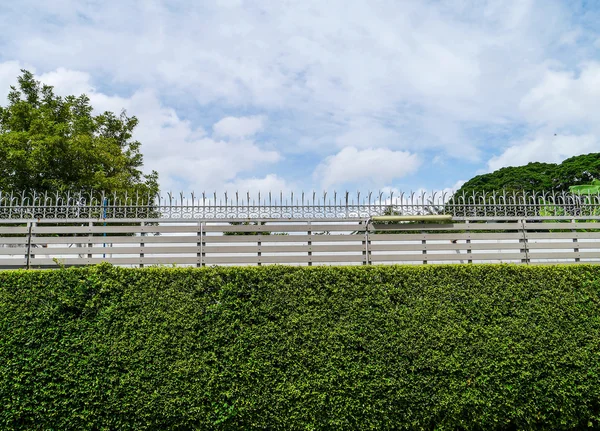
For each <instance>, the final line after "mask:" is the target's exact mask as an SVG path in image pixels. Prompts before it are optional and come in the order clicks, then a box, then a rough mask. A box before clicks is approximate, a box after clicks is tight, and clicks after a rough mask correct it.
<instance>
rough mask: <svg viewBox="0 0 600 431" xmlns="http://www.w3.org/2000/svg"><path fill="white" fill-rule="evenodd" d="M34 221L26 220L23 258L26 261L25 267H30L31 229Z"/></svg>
mask: <svg viewBox="0 0 600 431" xmlns="http://www.w3.org/2000/svg"><path fill="white" fill-rule="evenodd" d="M33 223H34V222H31V221H29V222H27V254H26V255H25V259H26V261H27V269H31V230H32V229H33Z"/></svg>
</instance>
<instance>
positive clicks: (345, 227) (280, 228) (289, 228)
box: [205, 223, 365, 232]
mask: <svg viewBox="0 0 600 431" xmlns="http://www.w3.org/2000/svg"><path fill="white" fill-rule="evenodd" d="M309 230H310V231H312V232H321V231H323V232H327V231H329V232H331V231H333V232H353V231H359V232H364V231H365V225H360V224H356V223H353V224H331V225H328V224H316V223H315V224H312V225H310V226H309V225H308V224H302V225H297V224H290V225H284V224H281V225H272V224H271V225H259V226H227V225H206V226H205V232H307V231H309Z"/></svg>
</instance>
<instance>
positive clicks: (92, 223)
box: [88, 222, 94, 263]
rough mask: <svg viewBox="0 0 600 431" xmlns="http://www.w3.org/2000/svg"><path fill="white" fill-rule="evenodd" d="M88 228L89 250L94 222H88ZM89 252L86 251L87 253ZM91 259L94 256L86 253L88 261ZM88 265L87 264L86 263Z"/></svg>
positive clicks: (91, 245)
mask: <svg viewBox="0 0 600 431" xmlns="http://www.w3.org/2000/svg"><path fill="white" fill-rule="evenodd" d="M88 226H89V227H90V233H89V234H88V241H90V242H88V249H91V248H92V247H93V244H92V242H91V240H90V239H91V238H92V227H93V226H94V222H89V223H88ZM89 251H91V250H88V252H89ZM92 257H94V255H93V254H92V253H88V259H91V258H92ZM88 263H89V262H88Z"/></svg>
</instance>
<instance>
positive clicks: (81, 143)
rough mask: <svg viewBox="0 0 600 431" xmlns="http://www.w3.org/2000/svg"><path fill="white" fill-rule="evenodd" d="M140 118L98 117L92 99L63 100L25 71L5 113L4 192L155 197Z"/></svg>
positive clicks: (0, 132) (0, 162) (0, 158)
mask: <svg viewBox="0 0 600 431" xmlns="http://www.w3.org/2000/svg"><path fill="white" fill-rule="evenodd" d="M137 124H138V120H137V118H136V117H133V116H128V115H127V114H126V112H125V111H122V112H121V113H120V114H119V115H116V114H114V113H112V112H104V113H102V114H97V115H96V114H94V113H93V108H92V106H91V105H90V99H89V98H88V97H87V96H86V95H85V94H82V95H80V96H66V97H61V96H57V95H56V94H55V93H54V88H53V87H52V86H49V85H44V84H42V83H41V82H39V81H36V80H35V77H34V75H33V74H32V73H30V72H28V71H26V70H22V74H21V76H19V77H18V85H17V86H11V90H10V93H9V95H8V105H7V106H6V107H0V190H2V191H13V192H27V191H36V192H46V191H79V190H82V189H87V190H90V189H93V190H102V191H105V192H110V193H118V194H122V193H125V192H128V193H129V194H132V193H133V194H135V193H138V194H140V195H144V196H148V195H152V196H154V195H155V194H156V193H157V192H158V174H157V173H156V172H155V171H153V172H152V173H151V174H149V175H144V174H143V173H142V171H141V168H142V165H143V158H142V154H141V152H140V146H141V144H140V142H138V141H136V140H135V139H133V137H132V136H133V130H134V129H135V127H136V126H137Z"/></svg>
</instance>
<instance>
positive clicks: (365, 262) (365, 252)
mask: <svg viewBox="0 0 600 431" xmlns="http://www.w3.org/2000/svg"><path fill="white" fill-rule="evenodd" d="M359 224H363V222H362V221H360V222H359ZM369 243H370V240H369V223H368V222H367V223H366V225H365V239H364V240H363V245H364V246H365V249H364V250H363V256H364V259H363V262H362V264H363V265H370V264H371V252H370V251H369Z"/></svg>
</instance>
